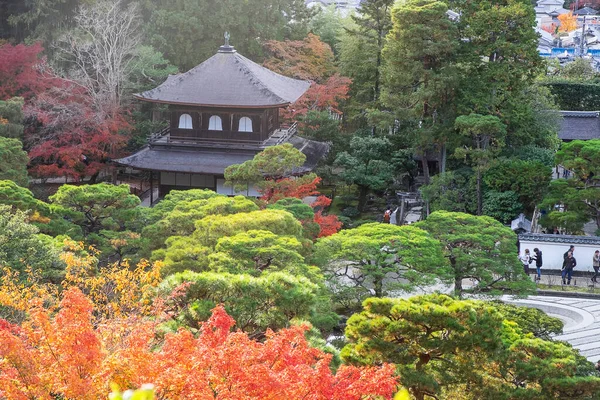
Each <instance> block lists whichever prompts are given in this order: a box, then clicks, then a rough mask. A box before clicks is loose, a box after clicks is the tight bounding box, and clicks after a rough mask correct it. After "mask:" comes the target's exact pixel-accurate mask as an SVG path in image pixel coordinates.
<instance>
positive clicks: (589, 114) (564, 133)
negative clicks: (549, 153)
mask: <svg viewBox="0 0 600 400" xmlns="http://www.w3.org/2000/svg"><path fill="white" fill-rule="evenodd" d="M560 113H561V114H562V117H563V119H562V123H561V128H560V131H559V133H558V137H559V138H560V139H561V140H562V141H563V142H570V141H572V140H591V139H600V111H561V112H560Z"/></svg>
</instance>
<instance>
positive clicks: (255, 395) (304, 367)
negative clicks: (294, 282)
mask: <svg viewBox="0 0 600 400" xmlns="http://www.w3.org/2000/svg"><path fill="white" fill-rule="evenodd" d="M29 315H30V316H29V318H28V319H27V321H26V322H24V323H23V324H22V326H21V327H16V326H13V325H11V324H8V323H6V322H5V321H1V320H0V359H1V360H2V362H1V363H0V398H9V399H11V400H13V399H15V400H21V399H23V400H25V399H31V398H36V399H52V398H56V397H57V396H58V397H61V398H62V397H64V398H77V399H103V398H105V393H107V392H108V382H109V381H112V382H115V383H116V384H118V385H119V386H120V387H123V388H127V387H139V386H141V385H142V384H144V383H148V382H152V383H154V385H155V386H156V392H157V398H158V399H199V400H203V399H240V400H243V399H299V398H304V399H315V400H317V399H323V400H325V399H334V400H335V399H340V400H342V399H343V400H354V399H356V400H359V399H364V398H375V397H377V398H379V397H378V396H380V397H381V398H384V399H391V398H392V395H393V393H394V391H395V390H396V387H397V377H395V376H394V367H393V366H392V365H389V364H384V365H382V366H380V367H370V368H358V367H353V366H342V367H340V368H339V370H338V371H337V372H336V373H335V374H333V373H332V372H331V370H330V368H329V364H330V360H331V356H330V355H328V354H325V353H323V352H322V351H321V350H318V349H315V348H312V347H310V345H309V344H308V342H307V341H306V339H305V337H304V332H305V330H306V329H307V327H305V326H296V327H293V328H290V329H285V330H281V331H279V332H271V331H269V332H267V335H266V339H265V340H264V342H258V341H255V340H253V339H250V338H249V337H248V335H247V334H245V333H243V332H239V331H238V332H231V327H232V326H233V325H234V321H233V319H232V318H231V317H230V316H229V315H227V313H226V312H225V310H224V308H223V307H221V306H219V307H216V308H215V309H214V310H213V314H212V316H211V318H210V319H209V320H208V321H207V322H205V323H204V324H202V326H201V327H200V334H199V335H198V336H197V337H195V336H194V335H193V334H192V333H191V332H190V331H188V330H184V329H181V330H179V331H178V332H176V333H171V334H167V335H166V336H165V337H164V339H161V336H160V335H158V331H157V326H156V325H155V324H154V323H152V322H149V321H143V320H137V322H136V323H135V325H133V326H132V323H131V321H129V324H128V325H127V326H128V327H127V328H121V329H120V330H119V322H121V326H123V324H122V322H123V321H118V320H116V321H109V320H107V321H105V322H104V323H103V324H99V325H94V324H93V323H92V321H93V317H92V303H91V302H90V300H89V299H87V298H86V297H85V295H83V293H82V292H81V291H80V290H78V289H76V288H71V289H69V290H67V291H66V292H65V294H64V297H63V300H62V301H61V304H60V310H59V311H58V313H56V315H52V313H51V312H50V311H48V310H47V309H45V308H43V307H42V306H41V304H35V305H33V306H32V309H31V312H30V314H29Z"/></svg>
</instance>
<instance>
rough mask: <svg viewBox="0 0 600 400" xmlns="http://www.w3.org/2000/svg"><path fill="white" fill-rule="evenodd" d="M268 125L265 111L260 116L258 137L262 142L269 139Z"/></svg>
mask: <svg viewBox="0 0 600 400" xmlns="http://www.w3.org/2000/svg"><path fill="white" fill-rule="evenodd" d="M268 123H269V121H268V117H267V111H266V110H265V111H263V112H262V114H260V137H261V139H262V140H265V139H267V138H268V137H269V130H268V125H267V124H268Z"/></svg>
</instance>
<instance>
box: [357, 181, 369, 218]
mask: <svg viewBox="0 0 600 400" xmlns="http://www.w3.org/2000/svg"><path fill="white" fill-rule="evenodd" d="M368 194H369V188H368V187H366V186H362V185H360V186H359V187H358V211H360V212H363V211H364V209H365V205H366V204H367V195H368Z"/></svg>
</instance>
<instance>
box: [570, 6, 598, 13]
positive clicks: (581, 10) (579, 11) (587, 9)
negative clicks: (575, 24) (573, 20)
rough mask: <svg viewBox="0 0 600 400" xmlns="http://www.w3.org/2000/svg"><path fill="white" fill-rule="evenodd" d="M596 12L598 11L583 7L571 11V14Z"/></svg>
mask: <svg viewBox="0 0 600 400" xmlns="http://www.w3.org/2000/svg"><path fill="white" fill-rule="evenodd" d="M596 14H598V11H596V10H594V9H593V8H590V7H583V8H580V9H579V10H577V11H573V15H596Z"/></svg>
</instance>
